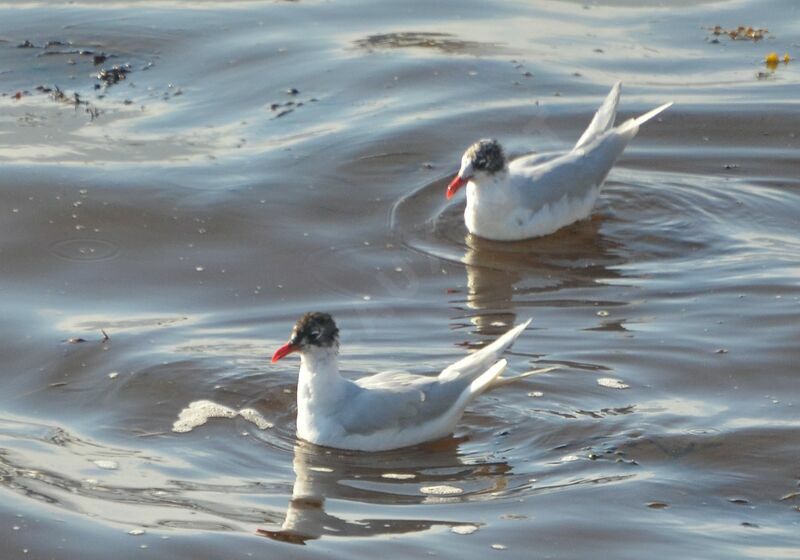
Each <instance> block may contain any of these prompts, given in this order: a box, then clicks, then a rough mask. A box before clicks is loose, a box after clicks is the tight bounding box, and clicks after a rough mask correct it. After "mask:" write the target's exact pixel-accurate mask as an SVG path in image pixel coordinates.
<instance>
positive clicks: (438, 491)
mask: <svg viewBox="0 0 800 560" xmlns="http://www.w3.org/2000/svg"><path fill="white" fill-rule="evenodd" d="M419 491H420V492H422V493H423V494H434V495H438V496H447V495H453V494H461V493H462V492H464V490H462V489H461V488H457V487H456V486H447V485H445V484H442V485H440V486H423V487H422V488H420V489H419Z"/></svg>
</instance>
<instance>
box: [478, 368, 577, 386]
mask: <svg viewBox="0 0 800 560" xmlns="http://www.w3.org/2000/svg"><path fill="white" fill-rule="evenodd" d="M556 369H561V366H550V367H546V368H541V369H532V370H531V371H526V372H525V373H520V374H519V375H513V376H511V377H497V378H495V380H494V381H493V382H492V389H495V388H497V387H502V386H504V385H508V384H510V383H516V382H517V381H519V380H520V379H525V378H526V377H530V376H531V375H538V374H540V373H547V372H549V371H553V370H556Z"/></svg>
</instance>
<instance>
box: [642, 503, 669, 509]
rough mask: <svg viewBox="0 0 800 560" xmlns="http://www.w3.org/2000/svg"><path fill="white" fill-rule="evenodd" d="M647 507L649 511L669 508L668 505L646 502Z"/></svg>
mask: <svg viewBox="0 0 800 560" xmlns="http://www.w3.org/2000/svg"><path fill="white" fill-rule="evenodd" d="M647 507H649V508H650V509H666V508H668V507H669V504H667V503H664V502H648V503H647Z"/></svg>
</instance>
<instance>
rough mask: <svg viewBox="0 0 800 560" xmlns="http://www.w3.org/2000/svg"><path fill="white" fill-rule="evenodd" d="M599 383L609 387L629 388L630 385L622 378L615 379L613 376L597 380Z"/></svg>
mask: <svg viewBox="0 0 800 560" xmlns="http://www.w3.org/2000/svg"><path fill="white" fill-rule="evenodd" d="M597 384H598V385H600V386H601V387H608V388H609V389H627V388H628V387H630V385H628V384H627V383H625V382H624V381H622V379H615V378H613V377H601V378H600V379H598V380H597Z"/></svg>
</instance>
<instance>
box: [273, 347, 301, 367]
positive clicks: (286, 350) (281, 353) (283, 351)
mask: <svg viewBox="0 0 800 560" xmlns="http://www.w3.org/2000/svg"><path fill="white" fill-rule="evenodd" d="M298 349H299V347H297V346H293V345H292V343H291V342H287V343H286V344H284V345H283V346H281V347H280V348H278V349H277V350H275V353H274V354H273V355H272V363H273V364H274V363H275V362H277V361H278V360H280V359H281V358H283V357H285V356H288V355H289V354H291V353H292V352H296V351H297V350H298Z"/></svg>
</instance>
